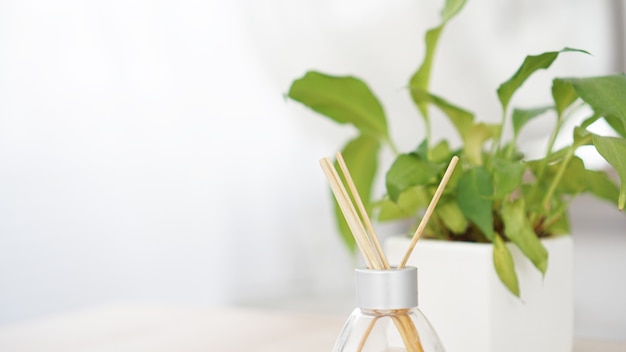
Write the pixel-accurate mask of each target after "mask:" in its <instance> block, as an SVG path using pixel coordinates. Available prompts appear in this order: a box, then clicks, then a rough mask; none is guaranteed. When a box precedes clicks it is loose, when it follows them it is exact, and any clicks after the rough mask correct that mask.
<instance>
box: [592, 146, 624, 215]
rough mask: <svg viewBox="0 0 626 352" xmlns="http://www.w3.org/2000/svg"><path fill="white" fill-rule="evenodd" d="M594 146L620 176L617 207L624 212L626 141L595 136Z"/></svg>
mask: <svg viewBox="0 0 626 352" xmlns="http://www.w3.org/2000/svg"><path fill="white" fill-rule="evenodd" d="M593 144H594V145H595V146H596V149H597V150H598V152H599V153H600V155H602V157H603V158H604V159H606V161H608V162H609V164H611V166H613V167H614V168H615V171H617V174H618V175H619V179H620V191H619V198H618V201H617V207H618V209H619V210H622V209H624V203H626V140H624V139H623V138H618V137H603V136H598V135H594V136H593Z"/></svg>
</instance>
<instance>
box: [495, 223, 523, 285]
mask: <svg viewBox="0 0 626 352" xmlns="http://www.w3.org/2000/svg"><path fill="white" fill-rule="evenodd" d="M493 264H494V266H495V267H496V273H497V274H498V277H499V278H500V280H501V281H502V283H503V284H504V286H506V287H507V288H508V289H509V291H511V293H513V294H514V295H515V296H517V297H519V294H520V292H519V283H518V282H517V274H516V273H515V263H514V262H513V256H512V255H511V252H510V251H509V248H508V247H507V246H506V244H505V243H504V241H503V240H502V238H501V237H500V236H499V235H498V234H496V235H495V236H494V239H493Z"/></svg>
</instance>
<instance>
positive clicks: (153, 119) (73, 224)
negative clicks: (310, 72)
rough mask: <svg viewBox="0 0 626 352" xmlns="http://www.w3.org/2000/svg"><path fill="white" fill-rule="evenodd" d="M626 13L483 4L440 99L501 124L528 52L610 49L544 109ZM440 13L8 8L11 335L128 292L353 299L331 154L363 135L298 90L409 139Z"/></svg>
mask: <svg viewBox="0 0 626 352" xmlns="http://www.w3.org/2000/svg"><path fill="white" fill-rule="evenodd" d="M613 4H614V2H612V1H608V0H604V1H593V2H591V1H582V0H578V1H565V0H559V1H551V2H549V3H545V2H543V1H539V0H528V1H512V0H507V1H495V0H470V1H469V4H468V7H467V8H466V10H465V11H464V12H463V13H462V14H461V16H460V17H459V18H457V19H456V20H454V21H453V22H452V23H451V24H450V26H449V27H448V28H447V32H446V33H444V39H443V40H442V45H441V47H440V50H439V53H438V57H439V58H440V59H441V60H439V61H438V65H437V66H436V68H435V72H434V79H433V89H434V90H435V91H436V92H444V94H445V96H446V97H449V98H450V99H451V100H452V101H455V102H458V103H459V104H460V105H462V106H466V107H468V108H469V109H471V110H473V111H475V112H476V113H477V115H478V116H479V117H480V118H482V119H485V120H495V119H496V118H497V117H498V114H499V112H498V111H499V110H498V105H497V100H496V98H495V93H492V95H491V96H490V95H485V94H484V93H483V92H485V91H487V92H494V91H495V88H496V87H497V85H498V84H499V83H500V82H501V81H503V80H505V79H506V78H508V77H509V76H510V75H511V74H512V73H513V72H514V71H515V69H516V67H517V65H519V63H521V60H522V59H523V57H524V56H525V55H526V54H528V53H532V54H537V53H540V52H543V51H548V50H559V49H561V48H562V47H565V46H570V47H578V48H583V49H586V50H588V51H590V52H591V53H593V56H585V55H576V54H568V55H563V57H560V58H559V59H558V61H557V62H556V64H555V65H554V68H553V69H551V70H550V71H549V72H548V73H544V72H542V73H540V74H538V75H537V77H536V78H535V79H534V80H533V81H532V82H529V85H528V87H526V89H525V90H524V91H523V92H521V94H520V96H519V98H518V101H520V102H528V103H531V102H532V103H533V104H535V105H541V104H542V103H545V102H546V101H547V100H548V98H549V95H548V91H547V87H548V86H547V85H545V82H546V81H547V80H549V79H551V77H552V76H553V75H592V74H602V73H609V72H613V71H615V70H616V69H618V68H619V67H616V63H615V60H614V58H615V57H616V52H615V51H616V50H617V49H616V46H615V42H614V39H615V27H614V23H613V22H612V20H611V19H612V16H611V14H612V12H611V11H612V6H613ZM440 6H441V1H430V2H425V1H410V0H397V1H393V2H384V1H380V0H367V1H357V0H333V1H330V0H323V1H312V0H311V1H298V2H293V1H287V0H265V1H252V0H250V1H239V2H235V1H218V0H209V1H178V2H166V1H160V2H159V1H109V2H95V1H93V2H90V1H72V0H61V1H55V2H47V1H43V0H40V1H37V0H31V1H11V0H4V1H0V324H6V323H13V322H17V321H21V320H25V319H30V318H34V317H39V316H45V315H48V314H53V313H58V312H62V311H66V310H70V309H78V308H81V307H85V306H89V305H94V304H99V303H104V302H110V301H119V300H141V301H157V302H174V303H179V304H194V305H205V306H206V305H224V304H236V303H241V302H250V301H262V300H264V299H280V298H285V297H294V296H299V295H311V294H325V293H329V292H336V291H343V290H346V289H347V288H349V287H350V285H351V275H352V262H351V258H350V257H349V256H348V255H347V253H346V252H345V250H344V249H343V247H342V244H341V243H340V241H339V240H338V236H336V235H335V232H334V227H333V223H332V219H331V214H330V197H329V196H330V195H329V192H328V190H327V188H326V182H325V180H324V178H323V175H322V173H321V171H320V170H319V167H318V164H317V160H318V159H319V158H320V157H322V156H325V155H331V154H332V153H334V152H335V151H336V150H337V149H338V148H340V147H341V141H342V139H343V137H345V136H348V135H350V134H351V133H352V131H351V130H350V129H349V128H340V127H337V126H335V125H334V124H332V123H330V122H329V121H326V120H324V119H322V118H319V117H317V116H314V115H313V114H312V113H310V112H309V111H307V110H306V109H304V108H302V107H300V106H299V105H297V104H295V103H293V102H288V101H287V102H286V101H285V99H284V98H283V94H284V93H285V92H286V91H287V90H288V88H289V84H290V82H291V80H293V79H294V78H297V77H299V76H301V75H302V74H303V73H304V72H305V71H306V70H307V69H312V68H315V69H319V70H324V71H327V72H330V73H336V74H355V75H358V76H361V77H363V78H364V79H366V80H367V82H368V83H369V84H370V86H371V87H372V88H373V89H374V91H375V92H376V93H377V95H378V96H379V97H380V98H381V100H383V102H384V105H385V108H386V111H387V113H388V115H390V116H393V118H394V119H397V120H394V121H393V123H392V126H391V129H392V133H393V134H394V135H395V136H396V137H397V138H398V139H399V141H400V146H401V148H402V149H404V150H407V149H410V148H413V147H414V146H415V145H416V143H417V141H418V139H416V136H417V137H418V138H419V137H421V135H422V134H421V132H420V129H421V122H420V120H419V117H418V116H417V114H416V113H415V110H414V109H413V107H412V106H411V103H410V101H409V99H408V97H407V94H406V92H405V91H404V86H405V84H406V81H407V79H408V77H409V75H410V74H411V73H412V71H413V70H415V68H416V67H417V63H418V62H419V60H420V58H421V55H422V54H423V45H422V33H423V30H425V29H426V28H429V27H430V26H432V25H434V24H436V19H437V15H438V9H439V7H440ZM622 64H623V63H622ZM617 65H619V63H617ZM542 83H543V85H541V84H542ZM535 87H536V88H535ZM542 123H543V122H542ZM542 123H538V124H536V125H535V126H534V128H531V129H529V131H528V132H527V135H526V136H525V137H526V140H527V141H529V148H530V149H532V146H533V145H535V144H536V143H540V140H541V138H543V137H544V136H543V135H542V133H541V131H542V130H543V127H544V125H542ZM545 123H549V122H545ZM436 128H437V132H436V133H435V134H436V135H443V134H447V132H448V128H449V126H447V125H446V124H445V123H441V124H439V125H436ZM615 213H617V212H615ZM614 219H617V220H616V221H615V223H616V224H617V225H616V226H617V227H615V228H616V229H617V230H616V231H617V232H623V228H624V227H623V226H624V221H623V220H624V219H623V216H622V217H620V218H614ZM619 226H622V227H621V228H620V227H619ZM622 237H623V236H622ZM618 241H621V242H619V243H620V245H621V246H622V247H616V248H626V246H625V245H624V241H622V240H621V239H620V240H618ZM583 242H584V241H583ZM582 251H583V253H584V248H583V249H582ZM620 255H621V256H623V252H621V254H620V253H619V252H618V253H616V254H615V257H617V256H620ZM620 263H624V262H623V261H622V262H620ZM611 265H614V263H612V264H611ZM619 265H621V264H619ZM584 289H585V288H584V287H583V290H584ZM619 289H621V290H622V291H619V290H618V292H624V291H625V289H624V287H623V285H622V286H619ZM592 290H594V289H592V288H590V289H589V291H587V293H586V294H587V296H585V297H587V298H586V299H587V301H585V302H587V303H589V302H590V301H593V300H595V299H596V298H597V296H594V295H592V294H591V295H589V292H591V291H592ZM585 302H582V303H581V304H583V305H584V304H587V303H585ZM616 304H618V303H616ZM585 307H586V306H585ZM623 307H624V305H623V303H622V305H621V306H620V307H619V309H621V312H622V313H623V312H624V308H623ZM619 309H618V310H617V311H616V310H615V309H605V310H604V311H602V312H603V313H602V314H612V313H611V312H614V313H613V314H614V315H611V316H608V317H607V316H606V315H593V312H592V313H591V318H588V319H587V320H584V319H583V320H582V322H577V324H579V325H580V324H583V325H580V326H582V327H581V328H580V329H579V328H578V325H577V329H578V330H577V331H578V332H580V331H583V332H584V331H585V330H584V329H583V327H584V326H585V325H584V324H585V322H587V324H591V323H592V322H594V321H595V320H593V319H600V320H601V321H603V322H604V323H605V325H606V326H608V328H607V329H608V330H607V329H604V330H602V331H599V332H593V333H591V335H592V337H593V336H597V337H603V336H608V337H612V338H620V337H623V336H621V335H620V331H624V330H623V329H622V328H623V327H624V326H626V320H625V318H624V317H623V316H622V317H621V318H620V317H618V313H619V312H620V310H619ZM619 314H621V313H619ZM603 317H606V319H605V320H602V319H603ZM620 329H621V330H620ZM607 331H608V333H607ZM624 338H626V337H624Z"/></svg>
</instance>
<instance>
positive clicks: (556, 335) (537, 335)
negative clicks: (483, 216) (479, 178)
mask: <svg viewBox="0 0 626 352" xmlns="http://www.w3.org/2000/svg"><path fill="white" fill-rule="evenodd" d="M542 242H543V244H544V246H545V247H546V249H547V250H548V253H549V254H548V270H547V272H546V275H545V277H542V275H541V272H539V271H538V270H537V269H536V268H535V267H534V266H533V265H532V263H531V262H530V261H529V260H528V259H526V257H524V255H523V254H522V253H521V252H520V251H519V249H518V248H517V247H516V246H515V245H513V244H510V243H509V244H507V245H508V246H509V249H510V250H511V254H512V255H513V259H514V262H515V269H516V272H517V274H518V280H519V285H520V291H521V298H517V297H515V296H514V295H513V294H511V293H510V292H509V291H508V290H507V289H506V287H505V286H504V284H502V283H501V282H500V279H499V278H498V276H497V274H496V272H495V269H494V266H493V256H492V248H493V247H492V245H491V244H480V243H467V242H450V241H438V240H427V239H422V240H420V241H419V242H418V243H417V246H416V247H415V250H414V252H413V254H412V256H411V258H410V260H409V262H408V265H411V266H416V267H417V268H418V295H419V307H420V309H421V310H422V311H423V312H424V314H425V315H426V317H428V319H429V320H430V322H431V323H432V325H433V326H434V328H435V330H436V331H437V333H438V334H439V337H440V338H441V341H442V342H443V345H444V347H445V348H446V351H447V352H518V351H519V352H522V351H523V352H528V351H532V352H571V351H572V347H573V338H574V336H573V334H574V298H573V296H574V292H573V241H572V238H571V236H563V237H558V238H551V239H545V240H542ZM408 244H409V239H408V238H405V237H391V238H389V239H387V240H386V241H385V245H384V246H385V252H386V253H387V256H388V258H389V261H390V263H391V264H392V265H393V264H396V263H398V262H399V261H400V259H401V258H402V256H403V255H404V253H405V252H406V250H407V248H408Z"/></svg>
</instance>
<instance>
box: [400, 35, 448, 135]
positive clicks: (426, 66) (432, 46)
mask: <svg viewBox="0 0 626 352" xmlns="http://www.w3.org/2000/svg"><path fill="white" fill-rule="evenodd" d="M443 27H444V25H443V24H442V25H440V26H438V27H435V28H432V29H430V30H428V32H426V39H425V41H426V54H425V55H424V60H423V61H422V64H421V65H420V67H419V68H418V69H417V71H416V72H415V74H413V76H412V77H411V80H410V81H409V89H410V93H411V97H412V98H413V101H414V102H415V104H416V105H417V106H418V108H419V109H420V111H421V112H422V116H423V117H424V119H426V122H427V123H428V112H427V109H426V106H427V105H428V104H427V103H426V102H424V101H422V100H421V99H420V98H419V96H418V94H419V93H420V92H427V91H428V85H429V82H430V72H431V70H432V65H433V59H434V58H435V51H436V49H437V43H438V42H439V36H440V35H441V31H442V30H443Z"/></svg>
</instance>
